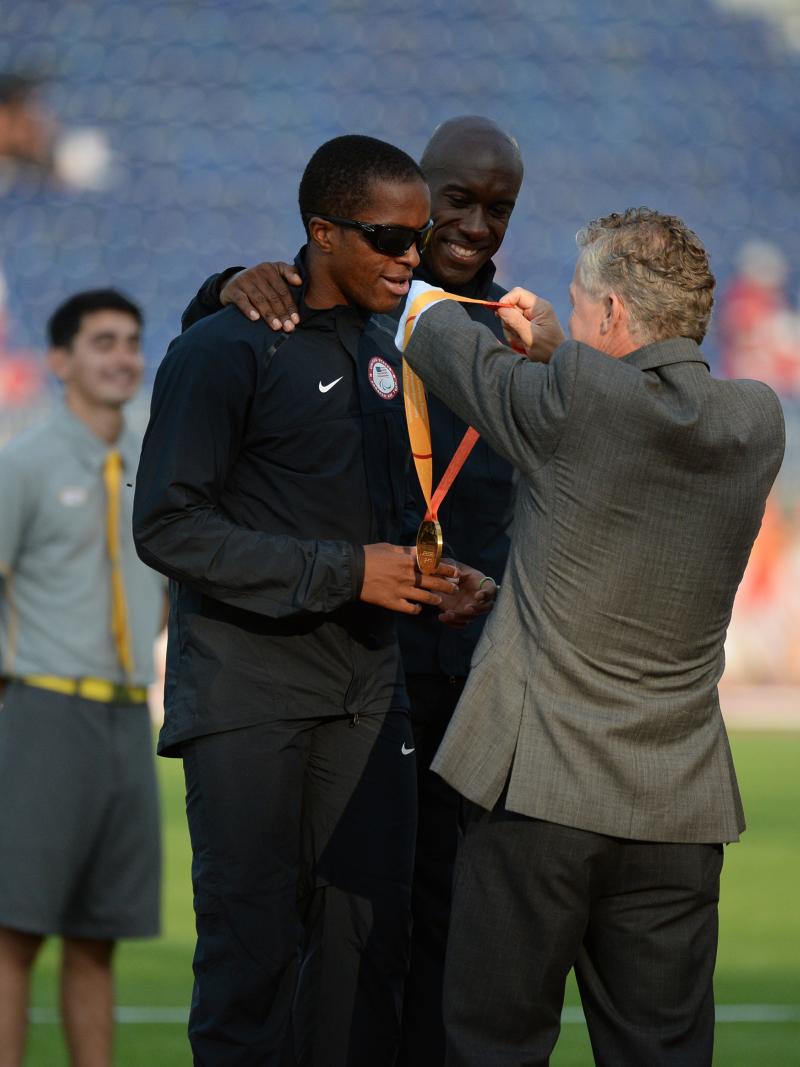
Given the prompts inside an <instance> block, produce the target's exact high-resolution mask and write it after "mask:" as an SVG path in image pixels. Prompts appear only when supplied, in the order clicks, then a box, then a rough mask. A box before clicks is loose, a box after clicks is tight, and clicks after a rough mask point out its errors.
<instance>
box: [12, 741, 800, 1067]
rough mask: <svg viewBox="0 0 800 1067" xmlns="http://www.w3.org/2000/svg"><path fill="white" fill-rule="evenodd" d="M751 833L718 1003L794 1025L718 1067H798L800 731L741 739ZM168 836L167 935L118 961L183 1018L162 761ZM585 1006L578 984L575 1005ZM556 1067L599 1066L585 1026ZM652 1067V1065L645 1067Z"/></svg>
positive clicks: (738, 753) (163, 1038)
mask: <svg viewBox="0 0 800 1067" xmlns="http://www.w3.org/2000/svg"><path fill="white" fill-rule="evenodd" d="M732 745H733V750H734V757H735V759H736V765H737V770H738V774H739V781H740V786H741V789H742V793H743V796H744V802H745V809H746V812H747V817H748V825H749V829H748V831H747V833H746V834H745V836H744V838H743V840H742V843H741V844H739V845H736V846H734V847H731V848H729V849H728V850H727V852H726V857H725V867H724V871H723V879H722V902H721V907H720V912H721V919H720V923H721V931H720V948H719V958H718V963H717V972H716V993H717V1002H718V1004H720V1005H756V1004H758V1005H792V1006H794V1008H795V1021H793V1022H776V1023H763V1022H762V1023H749V1022H735V1023H727V1022H726V1023H720V1024H719V1025H718V1026H717V1038H716V1055H715V1058H714V1063H715V1065H716V1067H753V1065H757V1064H760V1063H761V1062H762V1061H763V1062H764V1063H768V1064H769V1067H797V1065H798V1064H800V1022H798V1021H797V1012H798V1011H800V908H798V905H797V901H798V894H799V891H800V819H798V813H799V812H800V774H799V773H798V768H800V733H798V734H782V735H781V734H750V733H744V732H742V733H738V734H735V735H734V736H733V737H732ZM159 771H160V774H161V784H162V803H163V816H164V828H165V842H164V850H165V891H164V936H163V937H162V938H161V939H160V940H159V941H150V942H141V943H138V944H137V943H126V944H124V945H123V946H122V947H121V949H120V952H119V957H118V962H117V975H118V978H117V990H118V992H117V1001H118V1003H119V1005H121V1006H122V1007H149V1008H155V1009H168V1008H185V1007H186V1006H187V1005H188V1003H189V997H190V993H191V955H192V947H193V940H194V929H193V917H192V906H191V888H190V882H189V846H188V839H187V833H186V827H185V820H184V813H183V779H182V773H181V766H180V763H179V762H177V761H173V760H159ZM57 968H58V955H57V951H56V946H55V945H49V946H48V947H47V949H46V950H45V952H44V953H43V955H42V958H41V960H40V961H39V964H38V966H37V972H36V977H35V983H34V991H33V1007H34V1011H35V1017H39V1018H45V1019H48V1020H50V1019H52V1017H53V1013H54V1011H55V1007H56V1004H57V990H56V974H57ZM577 1003H578V997H577V993H576V990H575V987H574V984H573V983H570V987H569V990H568V996H567V1004H568V1005H576V1004H577ZM115 1063H116V1064H117V1067H186V1065H189V1064H190V1063H191V1056H190V1055H189V1048H188V1044H187V1042H186V1036H185V1025H184V1024H183V1023H174V1022H172V1023H135V1024H134V1023H121V1024H120V1025H119V1027H118V1029H117V1041H116V1059H115ZM552 1063H553V1065H554V1067H587V1065H588V1067H591V1064H592V1056H591V1051H590V1048H589V1042H588V1038H587V1036H586V1028H585V1026H583V1025H582V1024H580V1023H574V1024H569V1025H565V1026H564V1029H563V1031H562V1036H561V1039H560V1041H559V1043H558V1047H557V1049H556V1052H555V1054H554V1056H553V1059H552ZM66 1065H67V1058H66V1054H65V1051H64V1046H63V1043H62V1039H61V1034H60V1030H59V1027H58V1026H57V1025H56V1024H55V1022H53V1021H43V1022H35V1023H33V1025H32V1026H31V1028H30V1035H29V1042H28V1056H27V1059H26V1067H66ZM642 1067H646V1065H645V1064H643V1065H642Z"/></svg>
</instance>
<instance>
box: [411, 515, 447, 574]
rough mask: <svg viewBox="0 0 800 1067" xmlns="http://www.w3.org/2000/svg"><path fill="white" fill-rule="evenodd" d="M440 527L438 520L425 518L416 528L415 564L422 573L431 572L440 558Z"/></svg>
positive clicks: (441, 542) (441, 544) (441, 543)
mask: <svg viewBox="0 0 800 1067" xmlns="http://www.w3.org/2000/svg"><path fill="white" fill-rule="evenodd" d="M443 544H444V542H443V541H442V528H441V526H440V525H439V523H438V522H435V521H433V520H431V519H425V521H424V522H422V523H420V527H419V530H417V564H418V566H419V569H420V570H421V571H422V573H423V574H433V572H434V571H435V570H436V568H437V567H438V566H439V561H440V560H441V558H442V546H443Z"/></svg>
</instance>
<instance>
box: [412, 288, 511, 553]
mask: <svg viewBox="0 0 800 1067" xmlns="http://www.w3.org/2000/svg"><path fill="white" fill-rule="evenodd" d="M442 299H445V300H458V301H459V302H460V303H466V304H486V305H488V306H489V307H502V306H505V305H501V304H499V303H498V302H497V301H494V300H475V299H473V298H471V297H464V296H455V295H454V294H452V293H445V292H443V291H442V290H441V289H435V290H432V291H428V292H424V293H421V294H420V295H419V296H418V297H417V298H416V300H415V301H414V302H413V304H412V305H411V307H410V309H409V312H408V318H407V319H406V326H405V334H404V337H403V349H404V350H405V348H406V346H407V345H408V342H409V340H410V338H411V333H412V331H413V329H414V323H415V320H416V319H417V317H418V316H419V314H420V313H421V312H422V311H423V310H424V308H425V307H426V305H428V304H431V303H436V301H438V300H442ZM403 401H404V404H405V409H406V422H407V423H408V436H409V439H410V441H411V453H412V455H413V457H414V466H415V467H416V470H417V477H418V478H419V484H420V487H421V488H422V495H423V496H424V497H425V503H426V505H427V508H428V510H427V511H426V513H425V518H424V519H423V520H422V522H421V523H420V527H419V530H418V531H417V566H418V567H419V569H420V570H421V571H422V573H423V574H432V573H433V572H434V571H435V570H436V568H437V567H438V566H439V563H440V561H441V558H442V547H443V543H444V541H443V537H442V528H441V526H440V525H439V522H438V519H437V513H438V511H439V505H440V504H441V502H442V501H443V500H444V498H445V496H446V495H447V493H448V491H449V489H450V486H451V485H452V484H453V482H454V481H455V478H456V475H457V474H458V472H459V471H460V470H461V468H462V467H463V466H464V463H465V462H466V460H467V456H468V455H469V454H470V452H471V451H472V449H473V448H474V447H475V444H476V442H477V440H478V438H479V437H480V434H479V433H478V431H477V430H473V428H472V427H471V426H470V427H469V428H468V429H467V432H466V433H465V434H464V437H463V438H462V440H461V444H460V445H459V446H458V448H457V449H456V452H455V455H454V456H453V458H452V459H451V460H450V463H449V465H448V467H447V470H446V471H445V472H444V474H443V475H442V480H441V481H440V482H439V484H438V486H437V487H436V492H435V493H433V492H432V489H433V453H432V450H431V427H430V420H429V418H428V401H427V398H426V396H425V386H424V385H423V384H422V381H421V379H420V378H419V376H418V375H417V374H416V373H415V372H414V371H413V370H412V369H411V367H409V365H408V363H407V362H406V360H405V359H404V360H403Z"/></svg>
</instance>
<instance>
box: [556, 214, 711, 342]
mask: <svg viewBox="0 0 800 1067" xmlns="http://www.w3.org/2000/svg"><path fill="white" fill-rule="evenodd" d="M575 240H576V243H577V245H578V247H579V248H580V249H581V254H580V256H579V259H578V267H577V274H576V277H577V280H578V281H579V282H580V284H581V286H582V287H583V289H585V291H586V292H587V293H588V295H589V296H590V297H592V299H594V300H599V299H601V298H602V297H604V296H607V295H608V294H609V293H610V292H615V293H616V294H617V295H618V296H619V298H620V299H621V300H622V302H623V304H625V306H626V307H627V309H628V314H629V323H630V330H631V333H632V334H634V335H635V336H636V338H637V339H639V340H641V341H642V342H643V343H649V342H652V341H660V340H664V339H665V338H668V337H689V338H691V339H692V340H694V341H697V343H698V344H699V343H700V342H701V341H702V340H703V338H704V337H705V335H706V330H707V329H708V324H709V322H710V321H711V308H712V305H713V303H714V285H715V279H714V275H713V274H712V273H711V269H710V267H709V264H708V253H707V252H706V250H705V248H704V247H703V245H702V242H701V241H700V238H699V237H698V236H697V234H695V233H693V232H692V230H690V229H689V227H688V226H687V225H686V224H685V223H684V222H683V221H682V220H681V219H679V218H677V217H676V216H675V215H661V214H660V213H659V212H657V211H652V210H651V209H650V208H646V207H639V208H629V209H628V210H627V211H625V212H623V213H622V214H621V215H618V214H613V215H606V216H605V217H604V218H600V219H595V220H594V221H593V222H590V223H589V225H588V226H585V227H584V228H583V229H582V230H580V231H579V232H578V234H577V235H576V238H575Z"/></svg>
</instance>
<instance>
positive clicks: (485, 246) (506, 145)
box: [423, 130, 522, 289]
mask: <svg viewBox="0 0 800 1067" xmlns="http://www.w3.org/2000/svg"><path fill="white" fill-rule="evenodd" d="M423 169H424V171H425V177H426V179H427V181H428V186H429V188H430V191H431V215H432V217H433V220H434V225H433V232H432V234H431V240H430V244H429V245H428V248H427V249H426V251H425V264H426V266H427V267H428V268H429V270H430V271H431V272H432V273H433V274H434V275H435V277H436V280H437V281H438V282H440V283H441V284H442V285H443V286H444V287H445V288H446V289H448V288H457V287H458V286H463V285H467V284H468V283H469V282H471V281H472V279H473V278H474V277H475V275H476V274H477V273H478V271H479V270H480V269H481V267H483V266H484V265H485V264H486V263H488V261H489V260H490V259H491V258H492V256H493V255H494V254H495V253H496V252H497V250H498V248H499V247H500V245H501V243H502V241H503V238H504V237H505V233H506V227H507V226H508V222H509V219H510V218H511V212H512V211H513V209H514V204H515V203H516V200H517V194H518V193H519V188H520V185H521V184H522V165H521V163H520V160H519V155H518V153H517V152H516V150H515V149H514V148H513V146H512V144H511V142H510V141H509V140H508V139H507V138H506V137H505V136H504V135H501V134H499V133H497V132H491V131H479V130H473V131H472V132H468V131H467V132H463V133H461V134H458V133H454V134H453V135H452V136H451V137H449V138H448V139H446V140H445V142H444V143H442V144H441V145H440V146H436V147H435V148H434V149H431V148H429V149H428V150H426V155H425V157H424V159H423Z"/></svg>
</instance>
